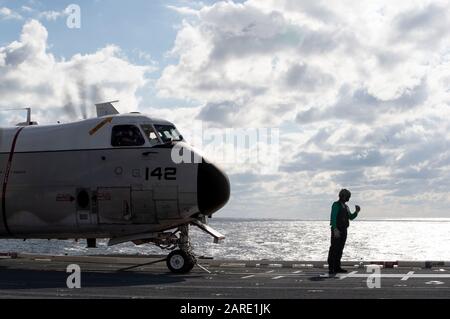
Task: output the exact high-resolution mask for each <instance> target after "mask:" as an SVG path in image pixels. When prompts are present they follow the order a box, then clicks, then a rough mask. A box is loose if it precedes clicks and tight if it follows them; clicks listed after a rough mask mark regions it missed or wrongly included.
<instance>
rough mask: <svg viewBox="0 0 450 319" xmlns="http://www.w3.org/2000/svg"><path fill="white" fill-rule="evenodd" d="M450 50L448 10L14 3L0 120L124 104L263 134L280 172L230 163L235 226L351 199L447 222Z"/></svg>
mask: <svg viewBox="0 0 450 319" xmlns="http://www.w3.org/2000/svg"><path fill="white" fill-rule="evenodd" d="M73 4H74V5H77V6H79V8H80V9H81V12H80V18H81V20H80V21H81V24H80V28H70V27H69V25H68V24H67V20H68V19H69V18H71V16H69V13H68V12H67V11H66V8H67V7H68V6H70V5H73ZM449 40H450V2H449V1H438V0H436V1H427V0H421V1H415V0H412V1H411V0H410V1H395V2H393V1H386V0H377V1H354V0H341V1H319V0H314V1H313V0H247V1H212V0H211V1H187V0H173V1H159V0H154V1H148V0H133V1H128V2H124V1H119V0H96V1H92V0H89V1H88V0H85V1H65V0H62V1H50V0H48V1H43V0H26V1H20V0H19V1H17V0H14V1H12V0H0V109H6V108H12V107H25V106H31V107H32V108H33V119H34V120H36V121H38V122H39V123H40V124H48V123H56V122H57V121H62V122H68V121H73V120H77V119H82V118H86V117H92V116H94V108H93V104H94V103H96V102H100V101H108V100H120V103H119V104H118V109H119V110H120V111H121V112H130V111H140V112H143V113H146V114H149V115H151V116H154V117H163V118H166V119H168V120H170V121H172V122H174V123H175V124H176V125H177V127H178V128H179V129H180V131H181V133H182V134H183V135H185V136H187V137H189V138H188V140H189V139H192V140H193V139H195V138H196V136H193V135H194V134H193V133H189V132H190V131H191V129H192V126H194V123H195V125H201V127H202V129H203V131H202V134H203V138H204V137H205V135H207V134H208V133H210V132H216V133H217V134H216V135H217V136H220V134H221V133H220V132H226V131H228V132H230V131H231V132H237V131H239V130H244V131H245V130H248V131H252V132H254V131H257V132H258V135H257V136H258V138H259V140H258V141H257V142H256V143H255V145H253V147H254V148H255V149H257V150H258V152H260V153H258V154H266V153H264V150H267V149H271V150H272V151H273V150H275V151H276V153H277V156H275V157H271V159H272V160H273V161H272V163H275V162H276V165H275V166H271V169H269V170H267V169H264V168H265V167H266V166H265V165H266V163H264V162H263V161H262V159H259V160H258V161H256V162H255V161H251V160H248V161H242V162H237V161H234V162H233V161H224V162H223V163H220V164H221V166H222V167H223V168H224V170H225V171H226V172H227V173H228V175H229V176H230V180H231V185H232V197H231V200H230V202H229V204H228V205H227V206H226V207H225V208H224V209H223V210H222V211H221V213H220V214H219V215H220V216H221V217H242V218H289V219H291V218H292V219H326V218H328V217H329V214H330V207H331V204H332V202H333V201H335V200H336V199H337V193H338V192H339V190H340V189H341V188H348V189H350V190H351V191H352V193H353V196H352V200H351V202H350V205H351V207H353V206H354V205H356V204H358V205H360V206H361V208H362V211H361V217H363V218H367V219H373V218H437V217H439V218H442V217H443V218H447V217H450V214H449V210H448V209H449V207H450V205H449V204H450V195H449V191H450V174H449V172H450V149H449V147H448V146H449V140H450V139H449V137H450V134H449V132H450V131H449V125H450V123H449V121H448V120H447V118H449V115H450V109H449V103H450V41H449ZM21 119H22V120H23V114H21V113H20V112H0V123H2V124H5V123H10V122H11V123H12V122H18V121H20V120H21ZM264 129H270V132H277V133H276V134H277V135H275V136H276V137H277V138H272V139H270V141H271V143H265V141H264V139H262V138H261V136H262V134H261V132H263V131H264ZM185 132H186V133H185ZM205 132H206V133H205ZM250 144H251V143H250V142H249V144H248V145H247V146H248V149H250V148H251V147H250ZM196 146H198V145H196ZM200 146H205V145H203V144H202V143H200ZM241 146H242V145H241ZM218 147H219V149H217V148H209V149H208V147H207V146H205V149H204V151H205V154H206V155H207V156H210V157H211V158H215V156H216V155H217V153H218V150H219V153H220V147H222V148H224V149H225V148H227V147H229V145H226V144H225V145H222V146H220V143H219V146H218ZM236 149H237V150H238V153H240V154H242V153H245V151H246V146H245V145H244V146H242V147H241V148H239V147H237V148H236Z"/></svg>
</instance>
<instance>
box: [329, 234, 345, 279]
mask: <svg viewBox="0 0 450 319" xmlns="http://www.w3.org/2000/svg"><path fill="white" fill-rule="evenodd" d="M340 232H341V236H340V237H339V238H337V237H335V236H334V232H333V230H331V246H330V251H329V252H328V269H329V270H330V271H335V270H338V269H339V268H341V258H342V252H343V251H344V247H345V242H346V241H347V229H345V230H341V231H340Z"/></svg>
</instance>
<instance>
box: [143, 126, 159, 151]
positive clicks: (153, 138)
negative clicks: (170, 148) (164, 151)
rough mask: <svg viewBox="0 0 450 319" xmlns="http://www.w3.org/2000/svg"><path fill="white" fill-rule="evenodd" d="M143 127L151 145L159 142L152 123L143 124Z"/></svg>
mask: <svg viewBox="0 0 450 319" xmlns="http://www.w3.org/2000/svg"><path fill="white" fill-rule="evenodd" d="M141 127H142V130H143V131H144V133H145V136H146V137H147V139H148V141H149V142H150V145H151V146H155V145H157V144H159V140H158V136H157V135H156V133H155V131H154V130H153V127H152V126H151V125H141Z"/></svg>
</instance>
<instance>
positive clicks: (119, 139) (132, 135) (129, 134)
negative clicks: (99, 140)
mask: <svg viewBox="0 0 450 319" xmlns="http://www.w3.org/2000/svg"><path fill="white" fill-rule="evenodd" d="M144 144H145V139H144V137H143V136H142V134H141V131H140V130H139V128H138V127H137V126H134V125H117V126H114V127H113V129H112V137H111V145H112V146H118V147H120V146H122V147H123V146H142V145H144Z"/></svg>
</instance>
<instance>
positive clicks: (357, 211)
mask: <svg viewBox="0 0 450 319" xmlns="http://www.w3.org/2000/svg"><path fill="white" fill-rule="evenodd" d="M355 209H356V213H359V212H360V211H361V207H359V206H358V205H356V206H355Z"/></svg>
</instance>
